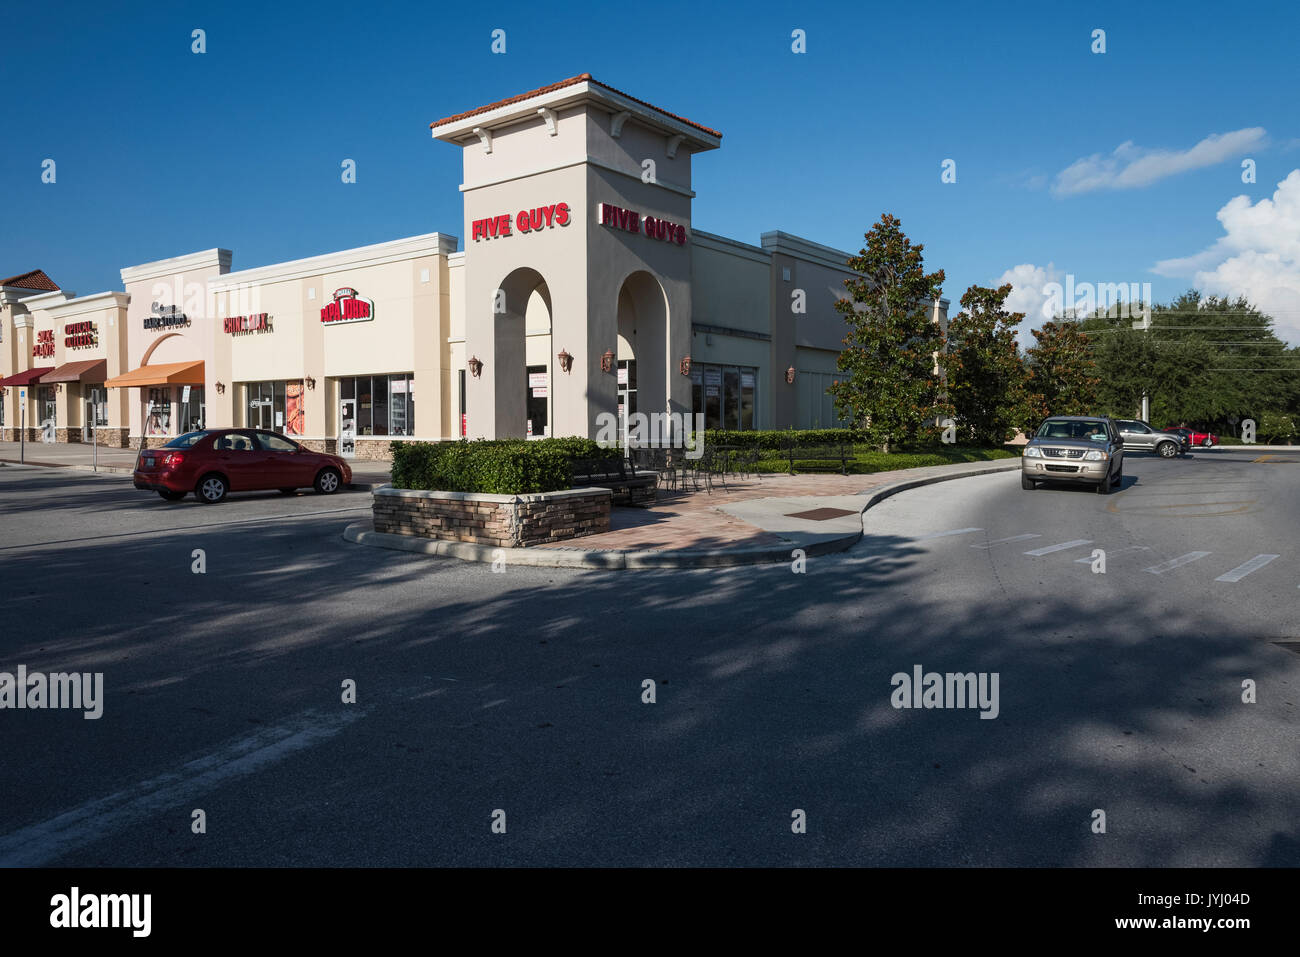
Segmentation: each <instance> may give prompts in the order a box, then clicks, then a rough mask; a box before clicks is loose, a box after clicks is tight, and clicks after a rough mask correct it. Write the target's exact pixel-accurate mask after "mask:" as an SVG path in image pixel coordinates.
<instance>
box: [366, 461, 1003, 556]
mask: <svg viewBox="0 0 1300 957" xmlns="http://www.w3.org/2000/svg"><path fill="white" fill-rule="evenodd" d="M1019 468H1020V459H1018V458H1016V459H1007V460H1004V461H1003V460H999V461H998V462H990V463H988V464H987V465H983V466H980V467H977V468H974V469H970V470H968V471H962V472H954V473H952V474H949V475H929V476H925V477H924V478H915V479H907V480H905V481H901V482H892V483H890V484H889V485H882V486H881V487H880V488H874V489H870V490H867V491H863V492H859V493H857V494H859V495H863V496H866V502H865V503H864V504H863V506H862V509H861V512H860V513H859V517H861V516H863V515H865V514H866V513H867V510H868V509H870V508H871V507H872V506H873V505H876V504H877V503H879V502H883V501H884V500H885V499H887V498H889V497H890V496H891V495H897V494H898V493H899V492H906V491H907V490H908V489H914V488H920V487H922V486H925V485H934V484H936V483H938V482H951V481H953V480H955V479H960V478H970V477H972V476H975V475H988V474H990V473H993V472H1010V471H1012V470H1018V469H1019ZM774 534H775V533H774ZM862 535H863V530H862V528H861V527H859V528H858V530H857V531H856V532H853V533H851V534H847V535H842V536H840V537H839V538H833V539H828V540H826V541H821V542H816V543H814V544H810V545H806V546H800V545H797V544H795V543H794V542H790V543H789V544H786V545H780V546H771V547H763V548H726V549H701V550H698V551H692V550H690V549H683V550H681V551H637V552H634V551H610V550H606V549H594V548H562V549H555V548H498V547H496V546H493V545H475V544H473V543H471V542H444V541H439V540H437V539H430V538H417V537H415V536H413V535H392V534H389V533H386V532H376V531H375V530H374V525H373V523H371V522H354V523H353V524H351V525H349V526H348V527H347V528H345V529H344V530H343V539H344V540H345V541H348V542H351V543H353V544H355V545H366V546H368V547H370V548H387V549H391V550H393V551H399V552H411V553H413V554H418V555H436V556H439V557H443V558H458V559H460V560H462V561H468V562H493V561H496V560H497V559H502V560H504V562H505V564H506V565H517V566H531V567H541V568H598V569H605V570H609V571H621V570H626V569H633V568H722V567H727V566H736V565H763V564H774V563H778V562H788V561H790V560H791V554H790V553H791V552H792V551H793V550H794V549H795V548H801V549H802V550H803V552H804V554H805V555H810V556H811V555H829V554H832V553H834V552H842V551H846V550H847V549H849V548H852V547H853V546H854V545H856V544H857V543H858V542H859V541H860V540H861V538H862Z"/></svg>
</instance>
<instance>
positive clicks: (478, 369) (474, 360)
mask: <svg viewBox="0 0 1300 957" xmlns="http://www.w3.org/2000/svg"><path fill="white" fill-rule="evenodd" d="M482 373H483V360H482V359H480V358H479V357H478V356H470V360H469V374H470V375H472V376H473V377H474V378H476V379H477V378H478V377H479V376H480V375H481V374H482Z"/></svg>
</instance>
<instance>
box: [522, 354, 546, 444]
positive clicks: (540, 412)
mask: <svg viewBox="0 0 1300 957" xmlns="http://www.w3.org/2000/svg"><path fill="white" fill-rule="evenodd" d="M527 369H528V391H527V393H526V395H527V396H528V434H529V435H530V436H533V435H536V436H544V435H546V434H547V426H548V425H549V424H550V421H551V420H550V418H549V414H550V401H549V388H550V384H551V382H550V378H549V377H548V376H547V374H546V366H528V367H527Z"/></svg>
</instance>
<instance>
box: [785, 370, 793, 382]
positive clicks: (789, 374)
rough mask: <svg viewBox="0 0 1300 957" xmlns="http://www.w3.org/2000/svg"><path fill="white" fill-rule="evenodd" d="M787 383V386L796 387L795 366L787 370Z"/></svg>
mask: <svg viewBox="0 0 1300 957" xmlns="http://www.w3.org/2000/svg"><path fill="white" fill-rule="evenodd" d="M785 383H786V385H794V366H791V367H790V368H788V369H786V370H785Z"/></svg>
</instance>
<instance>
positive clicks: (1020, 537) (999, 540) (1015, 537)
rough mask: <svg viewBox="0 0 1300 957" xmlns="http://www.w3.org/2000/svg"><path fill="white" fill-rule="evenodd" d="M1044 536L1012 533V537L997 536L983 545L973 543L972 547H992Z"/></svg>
mask: <svg viewBox="0 0 1300 957" xmlns="http://www.w3.org/2000/svg"><path fill="white" fill-rule="evenodd" d="M1042 537H1043V536H1042V535H1012V536H1011V537H1010V538H997V539H994V540H993V541H991V542H984V543H983V544H981V545H972V546H971V548H992V547H993V546H994V545H1005V544H1006V543H1007V542H1024V541H1028V540H1029V539H1031V538H1042Z"/></svg>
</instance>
